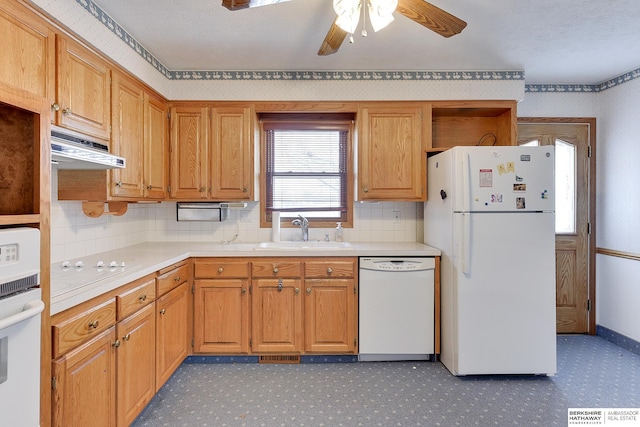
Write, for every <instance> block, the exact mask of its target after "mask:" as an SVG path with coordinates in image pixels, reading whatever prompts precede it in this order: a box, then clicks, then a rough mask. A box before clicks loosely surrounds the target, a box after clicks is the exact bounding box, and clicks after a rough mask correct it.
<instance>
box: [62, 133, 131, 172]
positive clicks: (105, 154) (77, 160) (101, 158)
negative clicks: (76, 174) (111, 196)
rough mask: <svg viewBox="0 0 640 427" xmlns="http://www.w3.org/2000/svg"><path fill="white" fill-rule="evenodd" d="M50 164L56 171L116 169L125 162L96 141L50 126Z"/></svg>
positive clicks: (122, 166) (123, 165)
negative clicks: (55, 166) (56, 168)
mask: <svg viewBox="0 0 640 427" xmlns="http://www.w3.org/2000/svg"><path fill="white" fill-rule="evenodd" d="M51 164H53V165H57V166H58V169H117V168H124V167H125V164H126V161H125V159H124V158H122V157H118V156H115V155H113V154H110V153H109V147H107V146H106V145H104V144H103V143H101V142H98V141H97V140H92V139H91V138H89V137H88V136H85V135H82V134H79V133H76V132H71V131H69V130H66V129H63V128H60V127H57V126H51Z"/></svg>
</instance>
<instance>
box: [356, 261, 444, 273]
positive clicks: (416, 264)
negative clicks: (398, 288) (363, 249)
mask: <svg viewBox="0 0 640 427" xmlns="http://www.w3.org/2000/svg"><path fill="white" fill-rule="evenodd" d="M359 261H360V270H372V271H389V272H395V273H409V272H412V271H425V270H434V269H435V267H436V261H435V258H434V257H413V258H392V257H385V258H382V257H380V258H370V257H360V259H359Z"/></svg>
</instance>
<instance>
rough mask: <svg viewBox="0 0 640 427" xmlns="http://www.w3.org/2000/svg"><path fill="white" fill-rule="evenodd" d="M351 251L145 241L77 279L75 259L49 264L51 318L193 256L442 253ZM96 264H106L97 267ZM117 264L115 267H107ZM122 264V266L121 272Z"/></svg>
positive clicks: (406, 248) (432, 251) (380, 246)
mask: <svg viewBox="0 0 640 427" xmlns="http://www.w3.org/2000/svg"><path fill="white" fill-rule="evenodd" d="M351 244H352V245H353V249H327V250H325V249H310V250H291V249H282V250H275V249H271V250H256V249H255V248H256V246H257V245H258V243H230V244H221V243H191V242H148V243H142V244H139V245H134V246H129V247H126V248H122V249H118V250H114V251H109V252H103V253H99V254H95V255H89V256H86V257H83V258H82V261H83V262H84V264H85V266H84V267H83V268H82V273H81V274H79V273H78V272H77V271H76V269H75V263H76V261H78V260H69V261H70V263H71V268H68V269H63V268H62V263H61V262H59V263H54V264H52V265H51V314H52V315H53V314H56V313H60V312H61V311H64V310H66V309H68V308H70V307H73V306H76V305H78V304H80V303H82V302H84V301H88V300H89V299H91V298H94V297H97V296H99V295H102V294H104V293H105V292H109V291H110V290H113V289H115V288H118V287H120V286H122V285H125V284H127V283H129V282H131V281H133V280H136V279H139V278H140V277H143V276H145V275H147V274H150V273H154V272H156V271H158V270H160V269H163V268H165V267H168V266H170V265H172V264H175V263H176V262H179V261H182V260H185V259H187V258H191V257H312V256H318V257H327V256H358V257H361V256H378V257H380V256H382V257H384V256H389V257H392V256H439V255H440V250H439V249H436V248H433V247H431V246H427V245H424V244H422V243H417V242H397V243H391V242H366V243H365V242H363V243H359V242H351ZM98 261H103V262H104V263H105V264H106V265H105V267H104V268H103V269H100V270H99V269H97V268H96V267H95V265H96V263H97V262H98ZM112 261H116V263H117V264H118V267H115V268H109V263H111V262H112ZM122 262H125V267H124V268H122V267H120V265H121V263H122Z"/></svg>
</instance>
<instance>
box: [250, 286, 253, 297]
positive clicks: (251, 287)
mask: <svg viewBox="0 0 640 427" xmlns="http://www.w3.org/2000/svg"><path fill="white" fill-rule="evenodd" d="M252 293H253V285H249V295H251V294H252Z"/></svg>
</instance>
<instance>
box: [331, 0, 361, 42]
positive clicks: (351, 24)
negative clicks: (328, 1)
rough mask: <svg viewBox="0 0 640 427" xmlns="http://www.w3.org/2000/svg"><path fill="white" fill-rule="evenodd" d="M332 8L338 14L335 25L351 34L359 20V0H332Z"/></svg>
mask: <svg viewBox="0 0 640 427" xmlns="http://www.w3.org/2000/svg"><path fill="white" fill-rule="evenodd" d="M333 10H334V11H335V12H336V14H337V15H338V17H337V19H336V25H337V26H338V27H340V28H342V29H343V30H344V31H346V32H347V33H349V34H353V33H354V32H355V31H356V28H357V27H358V22H359V21H360V0H333Z"/></svg>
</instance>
